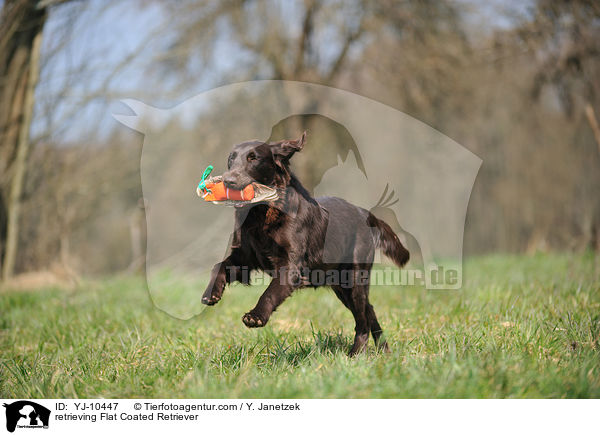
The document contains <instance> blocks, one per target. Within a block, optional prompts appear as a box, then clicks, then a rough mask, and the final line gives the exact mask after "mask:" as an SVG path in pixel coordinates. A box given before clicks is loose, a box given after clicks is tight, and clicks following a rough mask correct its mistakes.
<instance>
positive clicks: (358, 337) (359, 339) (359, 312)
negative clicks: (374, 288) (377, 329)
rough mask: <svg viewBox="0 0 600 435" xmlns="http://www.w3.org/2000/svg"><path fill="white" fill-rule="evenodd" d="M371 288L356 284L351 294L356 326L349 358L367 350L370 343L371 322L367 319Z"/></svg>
mask: <svg viewBox="0 0 600 435" xmlns="http://www.w3.org/2000/svg"><path fill="white" fill-rule="evenodd" d="M368 291H369V287H368V285H367V286H364V285H359V284H355V285H354V287H353V288H352V291H351V293H350V301H351V308H350V310H351V311H352V315H353V316H354V321H355V322H356V326H355V327H354V331H355V335H354V344H353V345H352V348H351V349H350V352H349V353H348V355H349V356H354V355H356V354H357V353H360V352H362V351H364V350H365V348H366V346H367V342H368V341H369V331H370V327H369V321H368V319H367V292H368Z"/></svg>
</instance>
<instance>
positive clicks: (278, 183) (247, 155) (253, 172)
mask: <svg viewBox="0 0 600 435" xmlns="http://www.w3.org/2000/svg"><path fill="white" fill-rule="evenodd" d="M305 141H306V132H304V133H303V134H302V136H301V137H300V139H298V140H282V141H279V142H274V143H265V142H259V141H251V142H243V143H241V144H238V145H234V147H233V149H232V150H231V154H229V158H228V160H227V172H225V173H224V174H223V182H224V183H225V186H227V187H229V188H230V189H237V190H241V189H243V188H244V187H246V186H247V185H248V184H250V183H253V182H258V183H261V184H264V185H266V186H272V187H279V188H282V187H285V186H286V185H287V182H288V181H289V179H290V172H289V162H290V158H291V157H292V156H293V155H294V153H296V152H298V151H300V150H302V148H303V147H304V143H305Z"/></svg>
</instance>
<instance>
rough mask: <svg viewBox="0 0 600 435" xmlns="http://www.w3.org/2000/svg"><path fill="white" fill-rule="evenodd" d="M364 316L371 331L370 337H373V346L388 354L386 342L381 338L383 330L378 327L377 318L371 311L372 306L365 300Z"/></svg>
mask: <svg viewBox="0 0 600 435" xmlns="http://www.w3.org/2000/svg"><path fill="white" fill-rule="evenodd" d="M366 315H367V320H368V321H369V328H370V329H371V335H373V340H375V346H377V348H378V349H380V350H382V351H384V352H390V348H389V346H388V344H387V342H386V341H385V338H384V337H383V336H382V335H383V330H382V329H381V326H380V325H379V322H378V321H377V316H376V315H375V310H374V309H373V305H371V304H370V303H369V301H368V300H367V307H366Z"/></svg>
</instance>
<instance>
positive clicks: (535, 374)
mask: <svg viewBox="0 0 600 435" xmlns="http://www.w3.org/2000/svg"><path fill="white" fill-rule="evenodd" d="M599 270H600V266H599V259H598V258H597V257H594V256H593V255H591V254H588V255H585V256H581V255H580V256H573V255H568V256H567V255H564V256H560V255H548V256H546V255H544V256H535V257H509V256H492V257H484V258H478V259H475V260H471V261H469V262H467V263H466V264H465V278H466V279H465V286H464V288H463V290H460V291H427V290H424V289H422V288H392V287H376V288H373V289H372V292H371V300H372V303H373V305H374V306H375V309H376V312H377V314H378V316H379V318H380V321H381V323H382V325H383V328H384V330H385V332H386V336H387V338H388V341H389V342H390V344H391V348H392V353H391V354H378V353H377V352H376V351H375V349H374V346H373V343H372V341H371V342H370V343H369V349H368V351H367V353H366V354H364V355H361V356H359V357H357V358H354V359H349V358H348V357H347V356H346V352H347V351H348V349H349V347H350V344H351V340H352V337H353V332H354V331H353V327H354V324H353V320H352V316H351V314H350V312H349V311H347V310H346V309H345V308H344V307H343V306H342V304H341V303H340V302H339V301H338V300H337V299H336V298H335V297H334V295H333V293H332V292H331V291H330V290H329V289H320V290H318V291H313V290H303V291H300V292H298V293H297V294H296V295H294V296H293V297H292V298H290V299H289V300H288V301H286V302H285V303H284V304H283V305H282V306H281V308H280V309H279V310H278V311H277V312H276V313H275V314H274V315H273V317H272V318H271V322H270V323H269V324H268V325H267V327H265V328H263V329H258V330H256V329H255V330H249V329H246V328H245V327H244V325H243V324H242V322H241V316H242V314H243V313H244V312H246V311H247V310H248V309H250V308H252V307H253V306H254V303H255V302H256V300H257V298H258V295H259V294H260V291H261V290H262V289H261V288H247V287H243V286H234V287H232V288H229V289H228V290H226V293H225V296H224V298H223V300H222V301H221V302H220V303H219V304H218V305H217V306H215V307H212V308H208V309H207V310H205V311H204V312H203V313H202V314H201V315H200V316H197V317H195V318H194V319H192V320H188V321H182V320H177V319H174V318H172V317H170V316H168V315H167V314H165V313H163V312H161V311H159V310H157V309H156V308H155V307H154V306H153V305H152V303H151V301H150V299H149V296H148V292H147V290H146V288H145V287H144V285H143V284H142V283H140V282H139V281H136V280H133V279H114V280H110V281H103V282H99V283H98V282H96V283H89V284H86V285H84V286H83V287H82V288H80V289H77V290H71V291H68V290H60V289H47V290H43V291H35V292H24V291H13V292H10V291H3V292H2V293H0V397H36V398H53V397H106V398H110V397H204V398H210V397H212V398H222V397H281V398H291V397H302V398H317V397H320V398H323V397H331V398H368V397H383V398H385V397H437V398H442V397H443V398H459V397H460V398H463V397H517V398H522V397H548V398H558V397H600V343H599V338H600V277H599V275H600V272H599ZM200 292H201V289H199V291H198V297H200Z"/></svg>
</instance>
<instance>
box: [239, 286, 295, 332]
mask: <svg viewBox="0 0 600 435" xmlns="http://www.w3.org/2000/svg"><path fill="white" fill-rule="evenodd" d="M296 288H297V285H293V283H290V281H289V279H288V277H285V276H282V275H278V276H275V277H274V278H273V280H272V281H271V283H270V284H269V286H268V287H267V289H266V290H265V292H264V293H263V294H262V296H261V297H260V298H259V299H258V303H257V304H256V307H254V309H252V310H251V311H250V312H248V313H246V314H244V317H242V321H243V322H244V324H245V325H246V326H247V327H248V328H260V327H262V326H265V325H266V324H267V322H268V321H269V318H270V317H271V314H273V311H275V310H276V309H277V307H278V306H279V305H281V303H282V302H283V301H284V300H285V299H286V298H287V297H288V296H289V295H291V294H292V292H293V291H294V290H295V289H296Z"/></svg>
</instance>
